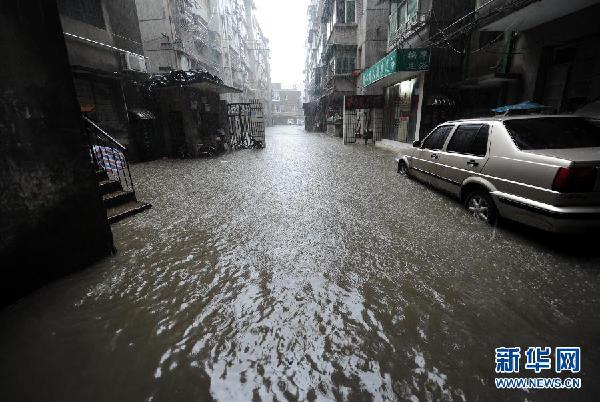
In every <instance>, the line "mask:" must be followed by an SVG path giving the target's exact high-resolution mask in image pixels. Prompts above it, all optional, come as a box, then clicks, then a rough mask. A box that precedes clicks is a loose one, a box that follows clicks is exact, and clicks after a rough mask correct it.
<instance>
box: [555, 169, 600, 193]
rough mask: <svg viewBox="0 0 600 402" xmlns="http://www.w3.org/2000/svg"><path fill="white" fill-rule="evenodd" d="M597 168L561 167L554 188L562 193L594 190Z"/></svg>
mask: <svg viewBox="0 0 600 402" xmlns="http://www.w3.org/2000/svg"><path fill="white" fill-rule="evenodd" d="M595 184H596V169H595V168H593V167H575V168H562V167H561V168H559V169H558V172H556V177H554V183H552V190H554V191H558V192H560V193H587V192H589V191H593V190H594V186H595Z"/></svg>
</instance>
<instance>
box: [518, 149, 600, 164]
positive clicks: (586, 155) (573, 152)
mask: <svg viewBox="0 0 600 402" xmlns="http://www.w3.org/2000/svg"><path fill="white" fill-rule="evenodd" d="M526 152H527V153H530V154H534V155H545V156H551V157H554V158H560V159H565V160H568V161H573V162H599V163H600V147H594V148H568V149H536V150H531V151H526Z"/></svg>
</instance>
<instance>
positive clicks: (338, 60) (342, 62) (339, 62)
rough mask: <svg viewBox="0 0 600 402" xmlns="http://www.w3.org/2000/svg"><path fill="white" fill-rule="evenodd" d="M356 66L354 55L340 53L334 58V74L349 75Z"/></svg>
mask: <svg viewBox="0 0 600 402" xmlns="http://www.w3.org/2000/svg"><path fill="white" fill-rule="evenodd" d="M355 66H356V53H341V54H339V55H337V56H336V57H335V73H336V74H351V73H352V71H354V68H355Z"/></svg>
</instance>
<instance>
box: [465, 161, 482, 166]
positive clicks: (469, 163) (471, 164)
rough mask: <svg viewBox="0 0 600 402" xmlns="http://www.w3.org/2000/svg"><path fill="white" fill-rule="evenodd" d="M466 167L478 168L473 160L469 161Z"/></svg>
mask: <svg viewBox="0 0 600 402" xmlns="http://www.w3.org/2000/svg"><path fill="white" fill-rule="evenodd" d="M467 165H469V166H471V167H475V166H479V162H475V161H474V160H470V161H468V162H467Z"/></svg>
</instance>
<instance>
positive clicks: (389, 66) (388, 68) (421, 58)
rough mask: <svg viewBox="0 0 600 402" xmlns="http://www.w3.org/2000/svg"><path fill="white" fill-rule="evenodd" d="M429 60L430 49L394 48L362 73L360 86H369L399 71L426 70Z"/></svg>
mask: <svg viewBox="0 0 600 402" xmlns="http://www.w3.org/2000/svg"><path fill="white" fill-rule="evenodd" d="M430 60H431V50H430V49H396V50H394V51H392V52H391V53H390V54H388V55H387V56H385V57H384V58H383V59H381V60H379V61H378V62H377V63H375V64H374V65H372V66H371V67H369V68H368V69H366V70H365V71H364V72H363V73H362V86H363V87H366V86H369V85H371V84H373V83H374V82H376V81H379V80H380V79H382V78H385V77H387V76H389V75H392V74H394V73H396V72H399V71H423V70H428V69H429V63H430Z"/></svg>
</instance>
